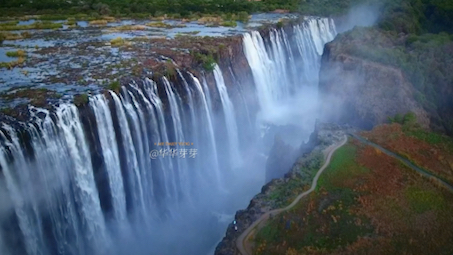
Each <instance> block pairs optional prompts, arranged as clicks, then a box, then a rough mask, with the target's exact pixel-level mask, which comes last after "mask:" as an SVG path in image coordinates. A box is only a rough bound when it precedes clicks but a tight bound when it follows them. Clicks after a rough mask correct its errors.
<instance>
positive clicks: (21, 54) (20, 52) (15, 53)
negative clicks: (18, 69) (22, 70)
mask: <svg viewBox="0 0 453 255" xmlns="http://www.w3.org/2000/svg"><path fill="white" fill-rule="evenodd" d="M26 55H27V53H26V52H25V51H23V50H18V51H8V52H6V56H8V57H12V58H17V57H25V56H26Z"/></svg>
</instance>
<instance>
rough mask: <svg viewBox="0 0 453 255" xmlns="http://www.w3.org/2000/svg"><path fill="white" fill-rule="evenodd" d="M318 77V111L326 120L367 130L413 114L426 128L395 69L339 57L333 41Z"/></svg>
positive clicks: (411, 91)
mask: <svg viewBox="0 0 453 255" xmlns="http://www.w3.org/2000/svg"><path fill="white" fill-rule="evenodd" d="M319 77H320V81H319V95H320V100H319V102H320V104H321V106H320V107H321V111H322V114H323V117H325V118H327V119H329V120H332V121H336V122H340V123H343V122H347V123H350V124H352V125H355V126H357V127H361V128H365V129H370V128H372V127H373V126H374V125H377V124H380V123H384V122H386V121H387V118H388V117H391V116H394V115H396V114H397V113H401V114H405V113H407V112H409V111H412V112H414V113H415V114H416V115H417V119H418V122H419V123H420V124H421V125H422V126H424V127H428V126H429V118H428V114H427V113H426V111H425V110H424V109H423V107H422V106H421V105H420V104H419V103H418V102H417V101H416V100H415V99H414V88H413V86H412V84H411V83H410V82H409V81H408V80H407V79H406V78H405V77H404V75H403V73H402V72H401V70H399V69H397V68H394V67H391V66H386V65H383V64H379V63H376V62H373V61H369V60H366V59H362V58H359V57H355V56H351V55H348V54H345V53H342V52H341V50H340V45H339V44H338V43H337V42H335V41H334V42H332V43H329V44H327V45H326V47H325V50H324V55H323V57H322V63H321V70H320V74H319Z"/></svg>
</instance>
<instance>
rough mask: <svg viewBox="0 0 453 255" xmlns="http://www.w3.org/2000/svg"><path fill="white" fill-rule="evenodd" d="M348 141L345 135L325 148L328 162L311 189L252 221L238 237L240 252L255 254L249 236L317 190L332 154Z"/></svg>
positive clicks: (245, 254)
mask: <svg viewBox="0 0 453 255" xmlns="http://www.w3.org/2000/svg"><path fill="white" fill-rule="evenodd" d="M347 141H348V138H347V136H346V135H345V136H344V139H343V141H342V142H341V143H339V144H337V145H332V146H330V147H328V148H326V149H325V151H324V153H325V154H327V159H326V162H325V163H324V165H323V166H322V167H321V168H320V169H319V170H318V172H317V173H316V175H315V178H314V179H313V182H312V184H311V187H310V189H309V190H307V191H304V192H303V193H301V194H299V195H298V196H297V197H296V199H294V201H293V202H292V203H291V204H290V205H288V206H286V207H284V208H279V209H274V210H272V211H269V212H267V213H265V214H263V215H261V217H260V218H259V219H257V220H256V221H255V222H253V223H252V225H250V226H249V227H248V228H247V229H246V230H244V232H243V233H242V234H241V235H240V236H239V237H238V239H236V247H237V249H238V250H239V253H240V254H242V255H252V254H253V251H252V245H251V242H249V238H250V236H251V235H252V234H253V233H255V232H256V230H257V229H259V228H260V227H262V226H263V225H264V224H265V223H266V221H267V220H268V219H269V216H270V215H271V214H272V216H275V215H278V214H280V213H281V212H284V211H287V210H289V209H291V208H293V207H294V206H295V205H296V204H297V203H298V202H299V201H300V199H301V198H303V197H304V196H306V195H308V194H310V193H311V192H312V191H313V190H315V188H316V185H317V184H318V179H319V176H321V174H322V172H323V171H324V169H326V167H327V166H328V165H329V163H330V159H331V157H332V154H333V153H334V152H335V151H336V150H337V149H338V148H340V147H341V146H343V145H344V144H345V143H346V142H347Z"/></svg>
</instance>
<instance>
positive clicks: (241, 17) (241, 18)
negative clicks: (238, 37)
mask: <svg viewBox="0 0 453 255" xmlns="http://www.w3.org/2000/svg"><path fill="white" fill-rule="evenodd" d="M237 20H238V21H240V22H242V23H247V22H248V21H249V20H250V16H249V14H248V13H247V12H245V11H242V12H239V13H238V15H237Z"/></svg>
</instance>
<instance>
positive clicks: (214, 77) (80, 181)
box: [0, 18, 336, 255]
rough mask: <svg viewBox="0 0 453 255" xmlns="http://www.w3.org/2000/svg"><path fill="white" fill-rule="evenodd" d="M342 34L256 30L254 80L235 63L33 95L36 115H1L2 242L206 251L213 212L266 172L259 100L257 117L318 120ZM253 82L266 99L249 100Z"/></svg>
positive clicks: (91, 250) (220, 226)
mask: <svg viewBox="0 0 453 255" xmlns="http://www.w3.org/2000/svg"><path fill="white" fill-rule="evenodd" d="M335 35H336V31H335V26H334V24H333V21H332V20H330V19H322V18H308V19H307V20H305V21H304V22H302V23H300V24H296V25H293V26H292V27H285V28H279V29H270V31H269V34H268V35H266V36H262V35H261V34H260V33H259V32H256V31H252V32H248V33H245V34H244V35H243V45H242V47H243V50H244V54H245V60H247V62H248V65H249V66H250V69H251V71H252V73H251V76H250V77H252V78H253V80H252V81H250V82H248V81H244V77H243V76H244V75H242V74H241V73H240V72H237V68H235V67H234V66H228V65H230V63H228V64H225V63H223V62H219V65H216V66H215V68H214V70H213V72H212V73H204V72H201V73H198V72H194V73H191V72H189V71H187V70H185V69H178V68H177V69H175V70H176V75H173V76H171V77H165V76H164V77H162V78H159V79H152V78H149V77H148V78H143V79H133V80H131V81H130V83H129V84H126V85H125V86H122V88H121V90H120V91H116V92H113V91H104V92H105V93H103V94H98V95H89V100H88V103H87V104H86V105H83V106H78V107H76V106H75V105H74V104H71V103H68V102H66V101H64V100H63V99H62V100H61V101H60V102H59V103H58V104H57V105H55V107H54V108H53V109H52V110H47V109H42V108H37V107H33V106H30V107H29V113H30V117H31V119H30V121H27V122H26V123H23V122H19V121H16V122H14V121H11V120H9V119H8V120H7V121H5V123H2V124H1V125H0V185H1V186H0V191H5V192H2V193H6V194H0V196H2V197H1V198H3V195H4V196H5V198H7V199H5V201H6V202H4V203H3V202H2V201H0V202H1V203H0V207H2V206H1V205H3V204H7V208H6V209H4V210H3V208H0V253H1V254H24V255H35V254H36V255H40V254H43V255H44V254H50V255H56V254H68V255H82V254H93V255H98V254H107V253H108V254H113V255H116V254H118V255H122V254H138V255H142V254H143V255H144V254H149V253H152V254H161V255H174V254H203V253H205V251H206V253H207V249H209V248H210V247H212V245H213V243H214V242H216V241H217V240H218V239H219V238H220V237H221V235H222V234H223V231H224V228H225V227H226V224H227V222H220V221H218V220H216V217H213V215H232V214H234V212H235V211H236V210H237V209H240V208H241V207H243V206H246V204H247V203H248V201H249V199H250V198H251V196H252V195H253V194H255V193H256V192H257V191H259V188H260V187H261V185H262V184H263V183H262V180H263V179H264V172H263V166H262V165H263V164H264V160H263V162H257V160H256V157H255V154H254V153H257V151H258V150H260V149H261V148H260V145H257V144H255V141H258V142H259V139H260V138H259V135H258V133H259V132H258V130H257V126H258V125H255V124H257V123H255V119H257V118H256V117H257V116H256V114H257V113H256V109H258V108H259V116H261V119H258V121H257V122H259V121H260V120H262V119H264V120H267V121H274V122H279V121H280V120H279V119H277V118H276V117H278V116H281V115H284V116H283V117H284V118H286V119H293V120H297V121H299V122H306V123H308V124H307V125H308V126H310V127H311V128H312V127H313V125H312V124H313V123H311V122H310V121H311V118H312V117H313V115H310V114H308V112H310V111H312V108H310V107H311V104H309V103H312V99H307V98H308V97H310V96H312V94H311V92H310V91H311V90H314V89H316V84H317V81H318V77H317V76H318V72H319V68H320V57H321V54H322V51H323V47H324V44H325V43H327V42H328V41H330V40H332V39H333V38H334V36H335ZM233 64H234V63H233ZM235 72H236V73H235ZM230 81H232V82H230ZM235 86H237V87H235ZM249 88H252V89H255V93H256V95H253V98H255V96H256V98H257V100H258V101H257V104H258V105H255V103H253V104H252V103H251V102H247V98H251V97H250V96H249V94H247V93H248V92H247V93H246V92H245V91H250V90H249ZM300 94H302V95H305V96H306V97H307V98H304V99H303V100H302V101H304V100H305V101H307V103H306V104H302V105H300V103H301V101H300V97H298V95H300ZM298 100H299V101H298ZM305 101H304V102H305ZM302 103H303V102H302ZM296 104H297V107H295V105H296ZM295 108H297V109H298V110H300V109H302V110H305V111H304V112H303V114H302V115H304V116H305V117H304V118H299V117H300V116H298V115H297V116H296V115H294V114H293V112H292V110H293V109H295ZM277 115H278V116H277ZM308 115H310V116H309V117H307V116H308ZM307 118H310V119H307ZM258 124H260V123H258ZM307 132H308V131H307ZM244 137H246V138H251V139H250V141H254V142H253V143H251V144H246V143H241V142H242V141H240V139H242V138H244ZM258 142H257V143H258ZM246 149H247V151H246ZM223 154H225V155H223ZM243 155H245V156H243ZM258 161H260V160H258ZM226 191H227V192H226ZM183 229H184V230H186V231H182V230H183ZM189 231H190V232H189ZM11 240H13V241H14V242H12V241H11ZM175 240H177V242H178V243H180V245H175V243H176V241H175Z"/></svg>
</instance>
